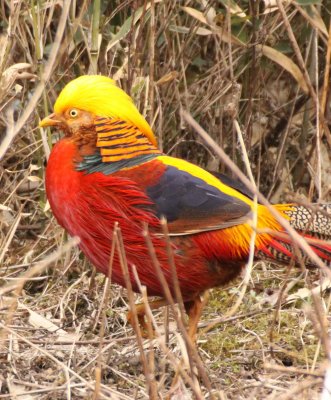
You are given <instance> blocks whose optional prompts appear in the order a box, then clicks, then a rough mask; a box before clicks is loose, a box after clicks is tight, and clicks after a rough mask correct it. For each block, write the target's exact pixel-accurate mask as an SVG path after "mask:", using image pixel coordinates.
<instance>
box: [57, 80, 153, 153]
mask: <svg viewBox="0 0 331 400" xmlns="http://www.w3.org/2000/svg"><path fill="white" fill-rule="evenodd" d="M68 108H78V109H80V110H84V111H88V112H91V113H93V114H94V115H96V116H98V117H105V118H118V119H120V120H123V121H126V122H130V123H131V124H132V125H134V126H136V127H137V128H138V129H139V130H140V131H141V132H142V133H144V134H145V135H146V137H147V138H148V139H149V141H150V142H151V143H152V144H153V145H154V146H156V145H157V142H156V138H155V136H154V133H153V131H152V128H151V127H150V126H149V124H148V123H147V121H146V120H145V118H144V117H143V116H142V115H141V114H140V112H139V111H138V110H137V107H136V106H135V105H134V103H133V101H132V99H131V97H130V96H128V95H127V94H126V93H125V92H124V91H123V90H122V89H121V88H119V87H118V86H117V85H116V83H115V81H114V80H113V79H110V78H108V77H106V76H101V75H83V76H80V77H79V78H77V79H74V80H72V81H71V82H69V83H68V84H67V85H66V86H65V87H64V89H63V90H62V92H61V93H60V95H59V97H58V98H57V100H56V102H55V105H54V111H55V112H56V113H59V114H60V113H63V112H64V111H65V110H67V109H68Z"/></svg>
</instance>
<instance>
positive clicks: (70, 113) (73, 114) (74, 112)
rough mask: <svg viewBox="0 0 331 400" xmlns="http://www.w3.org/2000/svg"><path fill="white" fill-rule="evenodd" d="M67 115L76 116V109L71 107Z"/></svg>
mask: <svg viewBox="0 0 331 400" xmlns="http://www.w3.org/2000/svg"><path fill="white" fill-rule="evenodd" d="M69 115H70V117H71V118H76V117H77V116H78V111H77V110H75V109H74V108H73V109H72V110H70V111H69Z"/></svg>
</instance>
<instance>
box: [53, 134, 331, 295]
mask: <svg viewBox="0 0 331 400" xmlns="http://www.w3.org/2000/svg"><path fill="white" fill-rule="evenodd" d="M77 160H80V156H79V153H78V150H77V147H76V144H75V143H74V142H73V141H72V140H71V139H68V138H67V139H63V140H61V141H60V142H59V143H58V144H56V145H55V146H54V148H53V150H52V153H51V156H50V159H49V162H48V166H47V173H46V190H47V196H48V199H49V202H50V205H51V207H52V210H53V212H54V215H55V217H56V218H57V220H58V222H59V223H60V224H61V225H62V226H63V227H64V228H65V229H66V230H67V231H68V232H69V233H70V235H72V236H78V237H79V238H80V240H81V243H80V248H81V249H82V251H83V252H84V253H85V255H86V256H87V257H88V258H89V260H90V261H91V262H92V264H94V265H95V266H96V268H97V269H98V270H99V271H101V272H103V273H105V274H107V269H108V265H109V259H110V251H111V244H112V235H113V227H114V225H115V223H116V222H117V223H118V224H119V226H120V228H121V232H122V236H123V241H124V245H125V251H126V257H127V260H128V264H129V266H132V265H134V266H135V267H136V269H137V272H138V274H139V279H140V281H141V283H142V284H143V285H145V286H146V287H147V289H148V294H149V295H157V296H163V289H162V286H161V284H160V283H159V281H158V279H157V276H156V273H155V270H154V267H153V263H152V262H151V260H150V257H149V256H148V249H147V245H146V242H145V239H144V237H143V235H142V231H143V224H144V223H145V224H148V227H149V230H150V232H151V238H152V241H153V245H154V248H155V250H156V255H157V258H158V260H159V262H160V264H161V267H162V270H163V272H164V275H165V277H166V279H167V281H168V284H169V287H170V288H171V289H172V288H173V283H172V275H171V272H170V267H169V265H168V257H167V251H166V245H165V241H164V239H163V238H162V237H161V236H158V235H154V233H155V232H159V231H160V225H159V219H158V218H157V217H156V215H155V213H153V212H152V211H151V199H150V198H149V197H148V196H147V195H146V193H145V190H144V189H145V188H146V187H147V186H150V185H153V184H155V183H157V182H159V181H160V178H161V177H162V175H163V173H164V170H165V168H166V167H165V165H164V164H163V163H161V162H159V161H158V160H157V159H155V160H153V161H151V162H148V163H144V164H142V165H141V166H136V167H135V168H131V169H124V170H120V171H118V172H116V173H112V174H104V173H102V172H94V173H85V172H84V171H77V169H76V168H75V163H76V161H77ZM266 227H268V225H266ZM270 228H271V229H274V228H275V226H270ZM240 229H241V227H240V225H237V226H235V227H233V228H227V229H219V230H211V231H206V232H202V233H196V234H190V235H183V236H177V237H176V236H175V237H173V238H172V239H171V240H172V244H173V250H174V257H175V264H176V268H177V274H178V279H179V283H180V288H181V291H182V295H183V298H184V300H190V299H193V298H194V297H195V296H196V295H197V294H199V293H201V292H203V291H204V290H206V289H208V288H211V287H215V286H218V285H221V284H224V283H226V282H228V281H229V280H231V279H233V278H234V277H235V276H237V275H238V274H239V273H240V271H241V269H242V268H243V266H244V265H245V261H246V260H247V257H248V254H249V246H246V247H240V246H239V245H236V240H237V239H238V243H239V241H240V240H239V239H240V238H239V237H236V235H237V236H238V235H240ZM279 229H281V228H280V227H279ZM266 238H268V239H266V240H264V242H263V245H261V246H260V248H257V253H258V254H259V255H265V256H267V257H269V258H275V259H277V258H278V259H280V260H281V259H282V258H281V257H277V254H281V255H282V257H285V258H284V260H289V259H290V258H291V257H290V256H291V251H290V250H289V247H288V242H289V241H288V240H286V239H284V240H283V241H282V240H279V239H276V238H273V237H271V236H266ZM230 239H231V240H230ZM315 251H316V252H319V253H320V254H322V255H323V254H324V259H325V260H326V261H330V260H331V246H330V245H329V244H325V243H324V242H320V243H319V244H318V245H317V246H315ZM130 274H131V276H130V278H131V282H132V285H133V288H134V290H137V285H136V282H135V279H134V276H133V273H132V270H130ZM111 279H112V281H113V282H115V283H118V284H120V285H123V286H125V282H124V279H123V274H122V269H121V265H120V263H119V259H118V256H117V255H116V256H115V259H114V263H113V266H112V278H111Z"/></svg>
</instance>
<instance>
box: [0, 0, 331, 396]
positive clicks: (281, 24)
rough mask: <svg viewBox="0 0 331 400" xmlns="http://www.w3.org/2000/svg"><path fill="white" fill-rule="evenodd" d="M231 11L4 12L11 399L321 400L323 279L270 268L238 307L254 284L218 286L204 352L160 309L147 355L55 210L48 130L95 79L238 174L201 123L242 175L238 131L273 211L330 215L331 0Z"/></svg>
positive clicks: (4, 299) (1, 313) (185, 149)
mask: <svg viewBox="0 0 331 400" xmlns="http://www.w3.org/2000/svg"><path fill="white" fill-rule="evenodd" d="M271 3H272V4H273V5H274V7H273V8H272V9H269V8H268V7H267V5H268V4H271ZM224 4H225V5H226V4H230V2H227V1H222V2H217V1H210V2H208V1H201V2H198V1H190V0H188V1H186V2H184V1H183V2H174V1H168V0H165V1H158V0H154V1H152V2H150V3H148V2H144V1H94V2H89V1H64V2H61V1H56V0H53V1H39V0H37V1H31V2H27V1H17V2H15V1H9V0H8V1H6V0H0V110H1V112H0V140H1V143H0V158H1V157H2V161H1V165H0V177H1V191H0V232H1V236H0V263H1V270H0V274H1V277H0V279H1V287H0V399H2V398H3V399H14V398H17V399H20V400H21V399H80V398H91V399H97V398H100V399H103V398H106V399H107V398H111V399H116V398H118V399H134V398H138V399H143V398H149V397H150V398H157V397H159V398H171V399H190V398H192V397H196V398H212V397H214V398H219V399H243V398H245V399H247V398H248V399H269V400H271V399H276V398H277V400H279V399H283V400H284V399H293V398H300V399H301V398H302V399H304V398H305V399H317V398H319V396H320V394H321V392H322V391H323V386H324V385H325V383H323V382H324V371H325V367H326V362H325V360H326V359H327V357H328V354H330V353H329V340H328V336H327V322H328V319H327V312H328V310H329V306H330V301H331V300H330V299H331V298H330V293H329V291H328V290H324V289H325V286H326V284H325V282H324V281H323V279H322V280H320V277H319V274H318V272H317V271H312V272H311V273H310V274H305V273H300V271H295V270H293V269H290V270H288V269H281V268H278V267H276V266H273V265H266V264H264V263H258V264H257V265H255V266H254V267H253V271H252V276H251V279H250V280H249V281H247V287H246V294H245V296H244V301H243V302H241V304H240V306H239V308H238V309H236V310H233V305H234V304H235V303H236V301H237V300H238V298H239V297H240V295H241V289H240V280H238V281H237V282H234V283H233V284H231V286H229V287H228V288H224V289H222V290H214V291H213V292H212V294H211V300H210V302H209V305H208V307H207V309H206V310H205V312H204V316H203V321H202V322H201V325H202V329H201V330H200V335H199V339H198V345H199V346H198V347H199V354H198V353H197V352H196V349H194V348H192V347H191V346H190V344H189V343H187V341H185V333H184V332H183V330H182V328H181V325H180V324H179V327H178V326H177V324H176V323H175V322H174V321H175V320H174V318H173V312H172V311H171V310H170V313H169V314H170V316H169V315H168V312H167V311H165V310H160V311H158V312H155V313H153V315H154V317H153V318H154V319H155V322H156V323H157V326H158V327H159V329H160V332H162V330H164V329H165V335H164V334H162V333H160V336H159V337H158V338H157V339H155V340H154V341H144V340H142V339H141V338H139V335H138V337H137V336H136V334H135V333H134V331H133V330H132V328H131V327H130V326H128V325H127V322H126V317H125V315H126V311H127V309H128V304H129V302H130V301H131V302H132V300H133V298H132V296H134V295H133V294H132V293H130V292H129V296H128V294H127V293H128V292H127V291H126V290H124V289H121V288H118V287H115V286H111V289H109V287H108V285H107V282H105V279H104V277H103V276H100V275H98V274H97V275H95V274H93V273H92V269H91V267H90V266H89V265H87V264H88V263H87V262H86V260H85V259H84V258H83V257H82V256H81V255H80V254H79V252H78V250H77V248H76V246H75V243H74V242H73V241H70V240H69V241H68V238H67V237H66V235H65V234H64V233H63V231H62V229H60V228H59V226H58V225H57V224H56V221H54V219H53V217H52V214H51V211H50V210H49V209H48V207H47V204H46V198H45V192H44V187H43V175H44V166H45V162H46V159H47V155H48V153H49V148H50V146H51V144H52V141H54V140H55V139H56V138H54V137H51V136H50V134H49V132H46V133H43V132H41V131H40V130H39V129H38V128H37V125H38V120H39V118H40V117H43V116H45V115H46V114H47V113H48V112H49V111H50V110H51V108H52V104H53V103H54V100H55V98H56V96H57V93H58V92H59V91H60V89H61V88H62V87H63V86H64V85H65V83H66V82H68V81H69V80H71V79H72V78H74V77H76V76H79V75H82V74H86V73H93V72H98V73H102V74H105V75H111V76H113V77H114V78H115V79H116V80H118V83H119V84H120V85H121V86H122V87H123V88H124V89H125V90H126V91H127V92H129V93H130V94H131V95H132V96H133V97H134V99H135V101H136V103H137V105H138V106H139V109H140V110H141V111H142V112H143V113H144V115H146V117H147V118H148V120H149V121H150V122H152V125H153V128H154V130H155V132H156V133H157V135H158V138H159V143H160V144H161V146H162V147H163V149H164V151H165V152H168V153H170V154H172V155H176V156H180V157H183V158H186V159H189V160H191V161H194V162H196V163H198V164H200V165H203V166H205V167H207V168H209V169H214V170H221V171H224V170H225V167H224V165H223V164H220V162H219V160H218V158H216V157H215V155H214V152H213V150H212V149H210V148H208V147H207V146H206V145H205V143H204V142H202V141H201V139H199V138H198V137H197V135H196V133H195V132H194V131H193V130H192V129H191V128H190V127H189V126H188V125H187V124H186V122H185V120H184V119H183V118H182V113H181V110H182V109H185V110H189V112H190V113H191V114H192V115H193V117H194V118H195V119H196V120H197V121H198V122H199V123H200V125H201V126H203V127H204V128H205V129H206V130H207V131H208V132H209V134H210V135H211V136H212V137H213V138H214V140H215V141H216V142H217V143H218V144H219V145H220V146H221V147H222V148H224V149H225V151H226V152H227V154H228V155H229V156H230V157H231V158H232V160H234V161H235V163H236V164H237V165H238V166H239V167H240V168H241V169H242V170H243V171H244V172H245V173H246V167H247V165H245V161H244V155H245V153H243V151H242V148H241V147H240V146H239V139H238V136H237V131H236V129H235V127H236V126H237V125H236V123H237V122H239V125H240V127H241V131H242V132H243V141H244V144H245V147H246V151H247V153H248V156H249V159H250V161H251V164H250V166H251V168H252V172H253V175H254V177H255V179H256V182H257V183H258V185H259V188H260V190H261V192H262V193H263V194H265V195H266V196H267V197H268V198H269V199H270V200H271V201H273V202H279V201H288V200H295V199H298V198H299V199H301V200H304V201H307V200H308V201H317V200H321V201H330V191H331V178H330V177H331V162H330V161H331V159H330V149H331V135H330V132H329V129H330V118H331V114H330V112H331V109H330V95H329V75H328V72H329V69H330V54H331V35H330V32H331V29H330V27H331V25H330V11H329V10H328V5H327V4H328V0H324V1H321V2H320V3H318V2H316V4H315V3H314V1H309V0H307V1H306V2H305V3H304V2H303V1H300V2H299V1H298V2H296V3H291V4H290V2H281V1H280V0H276V1H274V2H269V1H268V2H267V1H266V0H265V1H262V2H256V1H250V2H246V1H239V2H237V3H234V2H233V3H231V4H232V6H231V7H228V8H226V7H225V6H224ZM235 4H237V8H236V7H235ZM239 7H241V8H239ZM99 15H101V17H100V18H99ZM329 26H330V27H329ZM45 81H47V82H46V89H44V84H45ZM227 172H228V173H231V171H229V170H227ZM307 287H309V288H312V287H317V289H316V290H315V291H313V294H312V292H311V291H310V290H308V289H306V288H307ZM231 311H232V314H233V315H230V314H231ZM169 320H170V324H169ZM179 322H180V321H179ZM216 322H218V324H216ZM214 323H215V325H214V326H213V327H211V324H214ZM169 330H170V332H169ZM324 398H325V399H326V398H330V397H324Z"/></svg>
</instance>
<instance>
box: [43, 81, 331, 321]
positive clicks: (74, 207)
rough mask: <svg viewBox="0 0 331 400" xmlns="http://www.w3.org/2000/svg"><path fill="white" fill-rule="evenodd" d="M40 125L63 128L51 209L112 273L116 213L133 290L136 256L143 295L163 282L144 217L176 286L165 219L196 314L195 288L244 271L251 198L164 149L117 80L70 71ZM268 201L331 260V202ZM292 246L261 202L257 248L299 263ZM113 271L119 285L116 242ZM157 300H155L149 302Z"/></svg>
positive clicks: (53, 168) (51, 167) (52, 164)
mask: <svg viewBox="0 0 331 400" xmlns="http://www.w3.org/2000/svg"><path fill="white" fill-rule="evenodd" d="M40 126H41V127H46V126H53V127H56V128H58V129H60V130H62V131H63V132H64V138H63V139H61V140H60V141H59V142H58V143H57V144H56V145H55V146H54V147H53V149H52V152H51V155H50V158H49V161H48V165H47V171H46V190H47V197H48V199H49V202H50V205H51V208H52V210H53V213H54V215H55V217H56V219H57V221H58V222H59V224H60V225H61V226H63V227H64V228H65V229H66V230H67V231H68V232H69V234H70V235H72V236H78V237H79V238H80V248H81V250H82V251H83V253H84V254H85V255H86V256H87V258H88V259H89V260H90V261H91V262H92V264H93V265H95V267H96V268H97V269H98V270H99V271H101V272H103V273H104V274H107V273H108V266H109V260H110V255H111V248H112V240H113V229H114V225H115V223H118V225H119V227H120V229H121V233H122V237H123V243H124V249H125V253H126V258H127V262H128V267H129V279H130V281H131V284H132V287H133V289H134V290H135V291H139V286H138V285H137V281H136V279H135V277H134V273H133V269H132V266H135V268H136V271H137V273H138V276H139V280H140V282H141V284H142V285H145V286H146V288H147V292H148V295H152V296H160V297H161V298H163V297H164V290H165V288H164V285H162V283H161V282H160V280H159V279H158V275H157V273H156V271H155V264H154V263H153V262H152V260H151V258H150V256H149V251H148V248H147V244H146V240H145V239H146V238H145V237H144V235H143V226H144V225H148V229H149V232H150V238H151V241H152V244H153V247H154V249H155V252H156V256H157V259H158V262H159V264H160V267H161V270H162V272H163V275H164V277H165V280H166V282H167V284H168V286H169V288H170V291H171V292H172V293H173V294H174V280H173V275H172V272H171V267H170V265H169V259H168V253H167V246H166V240H165V238H164V237H163V235H162V230H161V223H160V221H161V218H162V217H164V218H165V219H166V220H167V224H168V230H169V236H170V239H171V246H172V250H173V257H174V262H175V265H176V271H177V276H178V282H179V287H180V290H181V294H182V297H183V300H184V304H185V306H186V309H187V311H188V313H189V315H190V314H191V315H193V314H194V310H196V308H197V304H198V303H199V298H200V294H202V293H203V292H204V291H206V290H207V289H209V288H212V287H215V286H219V285H223V284H225V283H227V282H229V281H230V280H232V279H233V278H235V277H236V276H238V274H239V273H240V272H241V271H242V269H243V268H244V266H245V263H246V261H247V259H248V255H249V249H250V241H251V236H252V232H253V229H252V226H251V219H252V210H253V205H254V203H253V200H252V199H251V198H250V196H249V193H248V192H247V191H246V190H245V188H244V187H243V186H242V185H240V184H238V182H236V181H234V180H232V179H229V178H227V177H225V176H223V175H221V174H215V175H213V174H211V173H209V172H207V171H205V170H204V169H202V168H200V167H198V166H196V165H193V164H191V163H189V162H187V161H184V160H181V159H178V158H174V157H169V156H167V155H165V154H163V153H162V152H161V151H160V150H159V149H158V147H157V142H156V138H155V136H154V134H153V131H152V129H151V128H150V126H149V125H148V123H147V122H146V120H145V119H144V118H143V116H142V115H141V114H140V113H139V112H138V110H137V108H136V107H135V105H134V104H133V102H132V100H131V98H130V97H129V96H128V95H127V94H126V93H125V92H124V91H123V90H121V89H120V88H119V87H118V86H116V84H115V82H114V81H113V80H111V79H109V78H107V77H103V76H81V77H79V78H77V79H75V80H73V81H71V82H70V83H69V84H67V86H65V88H64V89H63V90H62V92H61V93H60V95H59V97H58V98H57V100H56V103H55V105H54V113H53V114H51V115H49V116H48V117H46V118H45V119H43V120H42V121H41V122H40ZM273 207H274V208H275V209H276V210H277V211H278V212H279V214H280V215H281V216H283V217H285V218H286V219H287V220H288V221H289V222H290V224H291V225H292V227H294V228H295V229H296V230H297V231H298V232H299V233H300V234H301V235H302V236H304V237H305V238H306V240H307V241H308V243H309V244H310V246H311V248H312V249H313V250H314V252H315V253H316V254H317V255H318V256H319V257H321V259H322V260H323V261H324V262H325V263H326V264H327V265H331V244H330V242H329V243H328V242H327V240H330V239H331V215H330V213H331V205H330V204H329V205H328V204H326V205H323V206H322V208H320V211H317V212H313V211H312V209H310V208H308V207H304V206H302V205H296V204H286V205H282V204H277V205H274V206H273ZM279 232H282V234H281V235H280V234H279ZM299 253H300V252H299ZM298 255H299V257H300V254H298V252H294V251H293V248H292V242H291V239H290V237H289V235H288V234H287V233H286V231H284V229H283V228H282V226H281V225H280V223H279V222H278V221H277V220H276V219H275V217H274V216H273V214H272V213H271V212H270V210H269V209H268V208H267V207H265V206H263V205H261V204H259V205H257V234H256V239H255V256H256V257H257V258H267V259H270V260H275V261H279V262H281V263H284V264H287V263H289V262H290V261H291V260H294V262H296V263H298V262H299V260H298V259H297V257H298ZM305 260H306V264H308V265H311V264H312V263H311V261H309V259H307V258H305ZM111 280H112V282H116V283H118V284H120V285H122V286H124V285H125V280H124V276H123V272H122V268H121V265H120V260H119V255H118V253H117V252H115V255H114V260H113V265H112V276H111ZM160 304H163V302H162V301H161V302H156V303H155V307H157V306H159V305H160ZM152 306H153V305H152ZM143 311H144V310H143V308H141V309H140V311H139V312H140V313H141V314H143ZM140 317H141V318H140V319H142V316H140Z"/></svg>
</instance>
